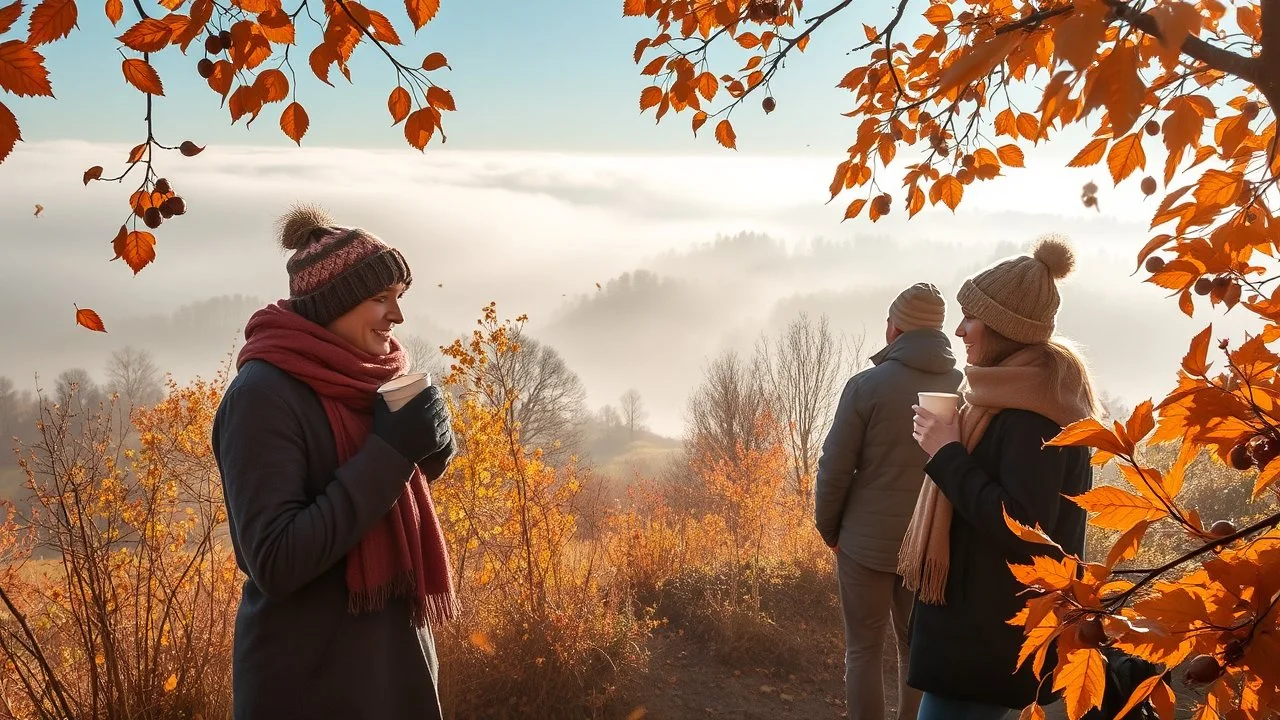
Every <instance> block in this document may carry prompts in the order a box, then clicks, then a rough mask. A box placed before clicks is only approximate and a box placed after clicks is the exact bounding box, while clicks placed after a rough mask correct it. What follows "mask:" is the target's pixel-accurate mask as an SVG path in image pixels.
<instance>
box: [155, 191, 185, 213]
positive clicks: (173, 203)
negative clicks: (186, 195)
mask: <svg viewBox="0 0 1280 720" xmlns="http://www.w3.org/2000/svg"><path fill="white" fill-rule="evenodd" d="M160 204H161V205H168V206H169V211H170V212H171V213H173V214H174V215H185V214H186V212H187V201H186V200H183V199H182V198H181V197H179V196H177V195H174V196H173V197H171V198H169V199H168V200H165V201H164V202H162V203H160Z"/></svg>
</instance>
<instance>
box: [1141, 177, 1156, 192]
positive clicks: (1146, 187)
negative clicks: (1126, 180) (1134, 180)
mask: <svg viewBox="0 0 1280 720" xmlns="http://www.w3.org/2000/svg"><path fill="white" fill-rule="evenodd" d="M1155 192H1156V179H1155V178H1153V177H1151V176H1150V175H1148V176H1146V177H1144V178H1142V194H1143V195H1154V194H1155Z"/></svg>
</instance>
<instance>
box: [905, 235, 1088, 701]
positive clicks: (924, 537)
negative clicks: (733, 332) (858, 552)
mask: <svg viewBox="0 0 1280 720" xmlns="http://www.w3.org/2000/svg"><path fill="white" fill-rule="evenodd" d="M1073 265H1074V256H1073V254H1072V251H1071V249H1070V247H1069V246H1068V245H1067V244H1066V242H1065V241H1064V240H1062V239H1060V238H1057V237H1047V238H1043V239H1041V240H1040V241H1039V242H1038V243H1037V244H1036V246H1035V248H1034V249H1033V251H1032V253H1031V255H1030V256H1026V255H1023V256H1018V257H1013V258H1009V259H1006V260H1004V261H1002V262H999V263H997V264H995V265H993V266H991V267H988V268H986V269H985V270H982V271H981V272H979V273H977V274H976V275H974V276H973V277H971V278H969V279H967V280H965V282H964V284H963V285H962V287H961V288H960V292H959V293H958V295H957V300H958V301H959V303H960V307H961V309H962V310H963V312H964V319H963V320H962V321H961V322H960V325H959V327H958V328H957V329H956V335H957V336H959V337H960V338H961V339H962V340H963V341H964V345H965V350H966V357H967V363H968V367H966V369H965V382H964V385H963V386H962V387H961V397H958V398H955V399H954V400H952V403H954V404H953V405H952V407H955V404H958V405H959V407H958V408H957V409H956V411H954V412H948V411H947V410H948V409H947V405H946V399H945V398H940V397H929V398H924V397H922V398H921V401H920V404H919V405H918V406H916V408H915V411H916V419H915V429H914V435H915V438H916V441H917V442H919V443H920V446H921V447H922V448H923V449H924V451H925V452H926V453H928V455H929V457H930V460H929V463H928V464H927V465H926V466H925V472H926V474H927V475H928V478H929V480H926V482H925V483H924V485H923V486H922V490H921V493H920V498H919V500H918V502H917V504H916V510H915V514H914V515H913V517H912V520H911V525H910V528H909V530H908V533H907V536H906V539H905V540H904V541H903V545H902V551H901V557H900V567H899V573H900V574H902V575H903V577H904V578H906V579H907V582H908V583H911V584H913V585H914V589H916V590H917V591H918V595H917V599H916V605H915V609H914V612H913V616H912V628H911V667H910V672H909V677H908V683H909V684H910V685H911V686H912V687H914V688H916V689H918V690H921V691H923V692H924V698H923V700H922V702H921V705H920V712H919V715H918V717H919V718H920V720H940V719H942V718H948V719H955V718H973V719H981V720H986V719H991V720H995V719H997V718H1005V717H1007V716H1008V715H1010V714H1011V712H1012V711H1013V710H1014V709H1018V708H1022V707H1025V706H1026V705H1029V704H1030V703H1032V702H1036V701H1040V702H1042V703H1043V702H1048V701H1050V700H1051V699H1052V697H1051V694H1050V693H1049V692H1048V684H1047V683H1046V685H1045V687H1044V688H1041V687H1040V685H1039V683H1037V681H1036V679H1035V677H1034V675H1033V674H1032V671H1031V665H1030V663H1027V664H1026V665H1024V666H1023V668H1022V669H1021V670H1019V671H1017V672H1015V667H1016V665H1017V658H1018V651H1019V649H1020V648H1021V646H1022V641H1023V635H1022V628H1020V627H1015V626H1012V625H1009V624H1008V623H1007V622H1006V621H1008V620H1009V619H1010V618H1012V617H1013V616H1014V615H1015V614H1017V612H1018V611H1019V610H1020V609H1021V608H1022V606H1023V604H1024V600H1025V598H1024V597H1023V596H1021V595H1020V593H1021V592H1022V591H1023V590H1024V588H1023V587H1022V586H1021V585H1020V584H1019V583H1018V582H1017V580H1016V579H1015V578H1014V577H1013V574H1012V573H1011V572H1010V571H1009V568H1008V564H1009V563H1011V562H1014V563H1023V562H1028V561H1029V558H1030V557H1031V555H1033V554H1042V553H1043V552H1044V551H1045V548H1044V547H1043V546H1035V547H1033V546H1031V545H1029V544H1028V543H1025V542H1023V541H1022V540H1019V539H1018V538H1017V537H1016V536H1015V535H1014V534H1013V533H1012V532H1011V531H1010V530H1009V529H1008V527H1007V525H1006V523H1005V521H1004V513H1005V512H1007V513H1008V514H1009V516H1011V517H1013V518H1014V519H1016V520H1018V521H1020V522H1022V523H1023V524H1026V525H1039V526H1040V527H1041V528H1043V529H1044V530H1045V531H1046V532H1048V534H1049V536H1050V537H1052V538H1053V539H1054V540H1055V541H1057V543H1058V544H1059V545H1061V546H1062V548H1063V549H1064V550H1066V551H1067V552H1069V553H1076V554H1079V553H1081V552H1082V550H1083V546H1084V529H1085V519H1086V518H1085V513H1084V511H1083V510H1081V509H1080V508H1079V507H1077V506H1076V505H1074V504H1073V503H1072V502H1071V501H1069V500H1067V499H1066V498H1065V497H1064V496H1073V495H1078V494H1080V493H1082V492H1084V491H1086V490H1088V489H1089V487H1090V486H1091V485H1092V478H1093V474H1092V469H1091V466H1090V464H1089V451H1088V450H1087V449H1086V448H1079V447H1072V448H1057V447H1045V445H1044V443H1045V442H1046V441H1048V440H1049V439H1051V438H1053V437H1054V436H1055V435H1057V434H1058V433H1059V431H1060V430H1061V428H1062V427H1063V426H1065V425H1067V424H1070V423H1072V422H1075V421H1077V420H1080V419H1083V418H1086V417H1089V416H1092V415H1094V414H1096V402H1095V398H1094V391H1093V387H1092V382H1091V380H1090V378H1089V373H1088V370H1087V368H1086V366H1085V363H1084V361H1083V360H1082V359H1081V358H1080V356H1079V355H1078V354H1076V352H1075V351H1073V350H1072V349H1071V347H1070V346H1069V345H1067V344H1066V342H1065V341H1062V340H1059V339H1056V338H1054V337H1053V331H1054V318H1055V316H1056V314H1057V311H1058V306H1059V296H1058V289H1057V281H1058V280H1060V279H1062V278H1063V277H1065V276H1066V275H1067V274H1068V273H1070V271H1071V269H1072V267H1073ZM956 401H962V402H959V403H956Z"/></svg>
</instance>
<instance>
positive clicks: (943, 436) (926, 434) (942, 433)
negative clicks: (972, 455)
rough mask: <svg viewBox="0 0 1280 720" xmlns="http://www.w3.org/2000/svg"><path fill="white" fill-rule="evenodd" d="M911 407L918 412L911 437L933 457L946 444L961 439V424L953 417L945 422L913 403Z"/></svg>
mask: <svg viewBox="0 0 1280 720" xmlns="http://www.w3.org/2000/svg"><path fill="white" fill-rule="evenodd" d="M911 409H912V410H914V411H915V412H916V416H915V428H914V430H913V431H912V433H911V437H913V438H915V439H916V442H918V443H920V447H921V448H922V449H923V450H924V451H925V453H926V454H928V456H929V457H933V456H934V455H935V454H937V452H938V451H939V450H941V449H942V447H943V446H944V445H948V444H950V443H953V442H959V440H960V425H959V424H958V423H957V422H956V421H955V420H954V419H952V420H951V422H944V421H943V420H942V418H940V417H938V416H937V415H935V414H933V413H932V412H929V411H928V410H926V409H924V408H922V407H920V406H919V405H912V406H911Z"/></svg>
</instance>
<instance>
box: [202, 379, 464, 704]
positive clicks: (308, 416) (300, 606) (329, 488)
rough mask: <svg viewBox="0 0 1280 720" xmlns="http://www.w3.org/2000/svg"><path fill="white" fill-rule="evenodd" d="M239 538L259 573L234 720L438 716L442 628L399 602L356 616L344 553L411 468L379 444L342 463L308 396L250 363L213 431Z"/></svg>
mask: <svg viewBox="0 0 1280 720" xmlns="http://www.w3.org/2000/svg"><path fill="white" fill-rule="evenodd" d="M213 451H214V455H215V456H216V457H217V460H218V468H219V470H221V472H222V485H223V492H224V493H225V495H226V501H227V513H228V516H229V519H230V526H231V542H232V545H233V546H234V548H235V553H236V560H237V562H238V563H239V565H240V569H241V570H242V571H243V572H244V573H245V575H247V576H248V578H247V579H246V581H245V583H244V591H243V594H242V596H241V599H240V608H239V611H238V612H237V614H236V619H235V622H236V626H235V649H234V653H233V660H232V672H231V675H232V680H231V683H232V702H233V705H234V709H233V714H234V717H235V719H236V720H259V719H261V720H289V719H294V718H296V719H298V720H309V719H312V718H343V719H344V720H347V719H351V720H401V719H403V720H410V719H412V720H431V719H432V718H439V717H440V715H441V713H440V702H439V699H438V698H437V695H436V677H437V663H436V651H435V644H434V642H433V639H432V635H431V628H430V627H429V626H424V627H422V628H415V627H414V626H413V624H412V623H411V622H410V611H409V605H408V603H407V602H406V601H405V600H402V599H398V598H393V599H390V600H388V601H387V604H386V606H385V607H384V608H383V609H382V610H380V611H377V612H367V613H361V614H359V615H354V614H352V613H351V612H349V611H348V609H347V586H346V554H347V551H348V550H350V549H351V548H352V547H354V546H355V545H356V544H357V543H358V542H359V541H360V538H361V536H363V535H364V533H365V531H366V530H368V529H369V527H370V526H371V525H373V524H374V523H375V522H376V521H377V520H378V519H379V518H381V517H382V516H383V515H385V514H386V513H387V511H388V510H389V509H390V508H391V506H392V505H393V504H394V503H395V501H396V498H398V497H399V496H400V494H401V493H402V492H403V491H404V484H405V482H406V481H407V480H408V479H409V477H410V475H411V474H412V472H413V464H412V463H410V462H409V461H408V460H407V459H405V458H404V456H402V455H400V453H398V452H396V451H395V450H394V449H393V448H392V447H391V446H390V445H388V444H386V443H385V442H383V441H382V440H381V439H380V438H378V436H376V435H370V436H369V438H368V440H366V441H365V444H364V446H363V447H362V448H361V449H360V450H359V451H358V452H357V453H356V454H355V455H353V456H352V457H351V458H350V459H349V460H347V462H345V463H343V464H342V465H339V464H338V454H337V449H336V446H335V443H334V439H333V430H332V429H331V427H330V425H329V420H328V419H327V418H326V416H325V412H324V408H323V406H321V404H320V399H319V398H318V397H317V396H316V394H315V393H314V392H313V391H312V390H311V388H310V387H308V386H307V385H305V384H304V383H302V382H301V381H299V380H297V379H295V378H294V377H293V376H291V375H289V374H287V373H285V372H284V371H282V370H280V369H279V368H276V367H275V366H273V365H270V364H268V363H266V362H263V361H261V360H253V361H250V362H248V363H245V365H244V367H242V368H241V369H240V372H239V374H238V375H237V376H236V378H235V380H234V381H232V383H231V386H230V387H229V388H227V392H226V394H225V395H224V396H223V399H222V404H221V406H220V407H219V408H218V414H217V417H216V419H215V421H214V426H213Z"/></svg>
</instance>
